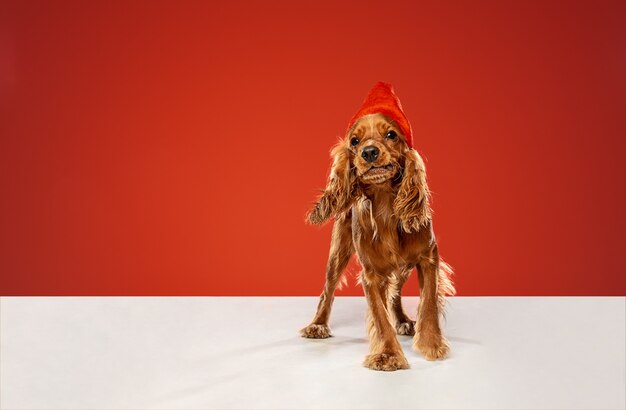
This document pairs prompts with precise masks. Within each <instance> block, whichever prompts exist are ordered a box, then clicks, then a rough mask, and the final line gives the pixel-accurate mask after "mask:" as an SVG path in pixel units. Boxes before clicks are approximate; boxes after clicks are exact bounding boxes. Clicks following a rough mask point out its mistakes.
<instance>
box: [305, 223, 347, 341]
mask: <svg viewBox="0 0 626 410" xmlns="http://www.w3.org/2000/svg"><path fill="white" fill-rule="evenodd" d="M353 253H354V245H353V243H352V219H351V218H350V216H349V215H343V216H342V217H341V218H338V219H337V220H336V221H335V224H334V225H333V236H332V239H331V242H330V255H329V257H328V263H327V264H326V283H325V285H324V290H323V291H322V294H321V296H320V301H319V303H318V305H317V312H316V313H315V317H314V318H313V320H312V321H311V324H309V325H308V326H307V327H305V328H304V329H301V330H300V334H301V335H302V337H308V338H312V339H324V338H327V337H330V336H331V333H330V327H329V326H328V319H329V317H330V309H331V307H332V303H333V299H334V297H335V288H336V287H337V284H338V282H339V278H340V277H341V272H343V270H344V269H345V267H346V265H347V264H348V261H349V260H350V257H351V256H352V254H353Z"/></svg>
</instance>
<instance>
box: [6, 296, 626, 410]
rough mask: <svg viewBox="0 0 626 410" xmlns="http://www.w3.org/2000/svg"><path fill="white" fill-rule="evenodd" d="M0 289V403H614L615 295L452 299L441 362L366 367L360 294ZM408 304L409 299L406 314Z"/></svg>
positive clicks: (618, 403) (624, 375)
mask: <svg viewBox="0 0 626 410" xmlns="http://www.w3.org/2000/svg"><path fill="white" fill-rule="evenodd" d="M316 304H317V298H297V297H289V298H287V297H283V298H226V297H220V298H197V297H196V298H121V297H106V298H91V297H77V298H65V297H64V298H13V297H3V298H0V332H1V334H0V408H1V409H31V410H32V409H125V410H127V409H200V408H208V409H214V408H215V409H232V408H237V409H241V408H250V409H268V408H279V409H291V408H293V409H301V408H302V409H304V408H311V409H319V408H336V409H344V408H345V409H348V408H349V409H374V408H399V409H409V408H411V409H419V408H425V409H463V408H466V409H624V407H625V406H626V403H625V402H626V392H625V386H626V370H625V367H626V364H625V363H626V357H625V354H626V353H625V351H626V337H625V326H626V324H625V323H626V318H625V311H626V303H625V298H623V297H613V298H600V297H583V298H538V297H535V298H528V297H510V298H505V297H497V298H496V297H488V298H461V297H457V298H453V299H452V300H451V301H450V304H449V309H448V318H447V322H446V325H445V332H446V334H447V335H448V339H449V340H450V342H451V346H452V355H451V357H450V358H449V359H447V360H445V361H440V362H427V361H426V360H424V359H423V358H422V357H421V356H419V355H418V354H417V353H415V352H413V351H412V350H411V349H410V346H411V339H410V337H406V336H403V337H401V340H402V345H403V347H404V349H405V353H406V355H407V358H408V359H409V362H410V364H411V369H409V370H403V371H397V372H392V373H384V372H375V371H372V370H368V369H365V368H363V367H361V362H362V360H363V357H364V356H365V355H366V354H367V350H368V344H367V339H366V336H365V322H364V316H365V301H364V300H363V299H362V298H337V299H336V301H335V309H334V312H333V317H332V319H331V326H332V328H333V331H334V334H335V337H333V338H330V339H326V340H309V339H302V338H300V337H298V334H297V331H298V329H299V328H300V327H302V326H304V325H306V324H307V323H308V321H309V320H310V319H311V317H312V315H313V312H314V309H315V306H316ZM416 305H417V299H416V298H408V299H406V300H405V306H406V307H407V308H408V309H407V310H408V311H409V312H411V314H413V313H414V312H415V307H416Z"/></svg>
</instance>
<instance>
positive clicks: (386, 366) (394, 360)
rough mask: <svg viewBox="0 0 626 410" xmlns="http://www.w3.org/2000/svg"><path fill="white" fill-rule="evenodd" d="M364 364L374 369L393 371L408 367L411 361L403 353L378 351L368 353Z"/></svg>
mask: <svg viewBox="0 0 626 410" xmlns="http://www.w3.org/2000/svg"><path fill="white" fill-rule="evenodd" d="M363 366H365V367H367V368H368V369H372V370H383V371H386V372H392V371H394V370H399V369H408V368H409V362H408V361H407V360H406V357H404V354H402V353H376V354H370V355H367V356H366V357H365V361H364V362H363Z"/></svg>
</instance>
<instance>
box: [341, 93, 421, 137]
mask: <svg viewBox="0 0 626 410" xmlns="http://www.w3.org/2000/svg"><path fill="white" fill-rule="evenodd" d="M376 113H381V114H383V115H386V116H387V117H389V118H391V119H392V120H394V121H395V122H396V123H397V124H398V126H399V127H400V130H401V131H402V134H404V136H405V137H406V142H407V143H408V144H409V147H413V134H412V133H411V124H410V123H409V120H407V118H406V116H405V115H404V112H402V105H401V104H400V100H399V99H398V97H397V96H396V94H395V93H394V92H393V86H392V85H391V84H388V83H383V82H378V83H376V85H374V87H373V88H372V89H371V90H370V92H369V94H367V97H365V101H363V104H362V105H361V108H360V109H359V111H357V113H356V114H355V115H354V117H352V119H351V120H350V123H349V124H348V129H350V127H352V126H353V125H354V123H355V122H356V121H357V120H358V119H359V118H361V117H363V116H364V115H368V114H376Z"/></svg>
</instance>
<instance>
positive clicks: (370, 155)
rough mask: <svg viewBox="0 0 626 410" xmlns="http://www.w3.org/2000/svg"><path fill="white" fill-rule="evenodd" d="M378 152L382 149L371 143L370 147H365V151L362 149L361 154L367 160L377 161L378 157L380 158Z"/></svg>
mask: <svg viewBox="0 0 626 410" xmlns="http://www.w3.org/2000/svg"><path fill="white" fill-rule="evenodd" d="M378 154H380V151H379V150H378V148H376V147H375V146H373V145H370V146H369V147H365V148H363V151H361V156H362V157H363V159H364V160H366V161H367V162H374V161H376V158H378Z"/></svg>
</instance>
